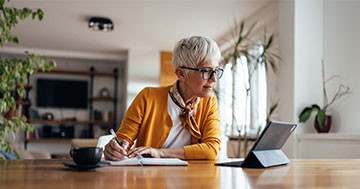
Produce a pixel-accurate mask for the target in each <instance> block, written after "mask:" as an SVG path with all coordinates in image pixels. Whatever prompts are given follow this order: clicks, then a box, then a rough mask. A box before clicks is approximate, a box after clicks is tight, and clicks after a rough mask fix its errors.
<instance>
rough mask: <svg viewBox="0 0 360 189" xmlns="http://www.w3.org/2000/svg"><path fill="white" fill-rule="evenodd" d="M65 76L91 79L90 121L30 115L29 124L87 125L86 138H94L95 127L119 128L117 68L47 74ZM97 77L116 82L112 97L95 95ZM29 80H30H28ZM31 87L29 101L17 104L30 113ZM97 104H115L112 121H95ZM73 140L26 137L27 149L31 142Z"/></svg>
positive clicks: (54, 71)
mask: <svg viewBox="0 0 360 189" xmlns="http://www.w3.org/2000/svg"><path fill="white" fill-rule="evenodd" d="M49 73H50V74H65V75H76V76H85V77H89V94H88V96H89V98H88V112H89V119H88V120H78V119H76V120H68V119H52V120H44V119H31V116H30V113H28V114H27V117H28V118H29V122H30V123H33V124H46V125H62V124H64V125H66V124H68V125H69V124H71V125H75V126H76V125H85V126H86V125H87V126H88V131H89V132H88V136H86V137H85V138H93V137H94V127H95V126H102V127H106V128H107V130H109V129H110V128H114V129H116V126H117V112H118V111H117V104H118V79H119V76H118V69H117V68H115V69H114V70H113V72H99V71H96V70H95V68H94V67H90V69H89V71H84V70H65V69H54V70H52V71H51V72H46V74H49ZM97 77H110V78H113V81H114V85H113V86H114V88H113V89H114V92H113V94H111V95H110V96H98V95H94V80H95V78H97ZM28 80H29V79H28ZM31 88H32V87H31V86H30V85H29V87H28V88H26V95H25V96H26V97H25V98H24V99H27V100H19V101H18V102H17V103H18V104H19V105H20V104H23V105H25V106H26V108H27V111H28V112H30V111H29V110H30V107H31V102H30V100H29V92H30V90H31ZM95 102H111V103H112V104H113V109H112V116H111V119H109V120H107V121H104V120H95V117H94V103H95ZM72 139H73V138H42V137H36V136H34V134H29V133H27V134H26V136H25V148H26V147H27V144H28V143H29V142H52V143H53V142H70V141H71V140H72Z"/></svg>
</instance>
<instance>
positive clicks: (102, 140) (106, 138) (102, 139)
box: [96, 135, 114, 158]
mask: <svg viewBox="0 0 360 189" xmlns="http://www.w3.org/2000/svg"><path fill="white" fill-rule="evenodd" d="M113 138H114V137H113V136H112V135H103V136H100V137H99V139H98V141H97V144H96V146H97V147H101V148H103V149H105V145H106V144H107V143H109V141H110V140H111V139H113ZM102 157H103V158H104V153H103V155H102Z"/></svg>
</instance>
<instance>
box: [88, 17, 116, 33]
mask: <svg viewBox="0 0 360 189" xmlns="http://www.w3.org/2000/svg"><path fill="white" fill-rule="evenodd" d="M89 28H91V29H93V30H95V31H104V32H109V31H112V30H113V29H114V24H113V22H112V21H111V20H110V19H109V18H105V17H91V18H90V19H89Z"/></svg>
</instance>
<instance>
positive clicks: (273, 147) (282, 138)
mask: <svg viewBox="0 0 360 189" xmlns="http://www.w3.org/2000/svg"><path fill="white" fill-rule="evenodd" d="M295 128H296V124H295V123H286V122H279V121H271V122H270V123H269V124H268V125H267V126H266V127H265V129H264V130H263V132H262V133H261V135H260V136H259V138H258V139H257V141H256V142H255V144H254V146H253V147H252V148H251V150H250V151H249V153H248V154H247V156H246V157H245V159H244V161H231V162H221V163H215V165H219V166H230V167H248V168H265V167H273V166H277V165H284V164H287V163H289V159H288V158H287V157H286V155H285V154H284V152H283V151H282V150H281V147H282V146H283V145H284V144H285V142H286V140H287V139H288V138H289V136H290V135H291V133H292V132H293V131H294V130H295Z"/></svg>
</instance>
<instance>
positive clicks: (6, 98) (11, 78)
mask: <svg viewBox="0 0 360 189" xmlns="http://www.w3.org/2000/svg"><path fill="white" fill-rule="evenodd" d="M6 2H9V1H0V48H2V47H3V45H4V44H7V43H14V44H17V43H19V39H18V38H17V37H16V36H13V35H12V34H11V31H12V29H13V28H14V27H15V25H16V24H18V22H19V21H20V20H24V19H26V18H28V17H29V16H31V17H32V19H39V20H42V18H43V11H42V10H40V9H29V8H22V9H19V8H13V7H6V6H5V4H6ZM55 65H56V63H55V61H53V60H46V59H45V58H44V57H42V56H39V55H36V54H31V53H28V52H26V53H25V58H23V59H19V58H6V57H2V56H0V152H3V153H8V154H9V153H10V154H11V153H12V154H16V151H15V150H14V149H13V148H12V146H11V144H10V142H8V141H7V140H6V137H7V136H8V135H9V134H13V135H14V134H15V133H16V132H17V131H18V130H19V129H20V128H22V129H29V130H32V129H33V126H32V125H31V124H29V123H28V122H27V118H26V116H24V115H19V114H18V115H13V114H12V113H13V111H14V110H15V109H16V106H17V104H16V99H15V97H16V96H17V97H16V98H17V99H21V98H22V97H23V96H24V94H25V88H24V86H25V85H26V84H27V77H28V76H29V75H31V74H34V73H36V72H37V71H48V70H50V69H51V68H53V67H54V66H55ZM0 157H1V156H0Z"/></svg>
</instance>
